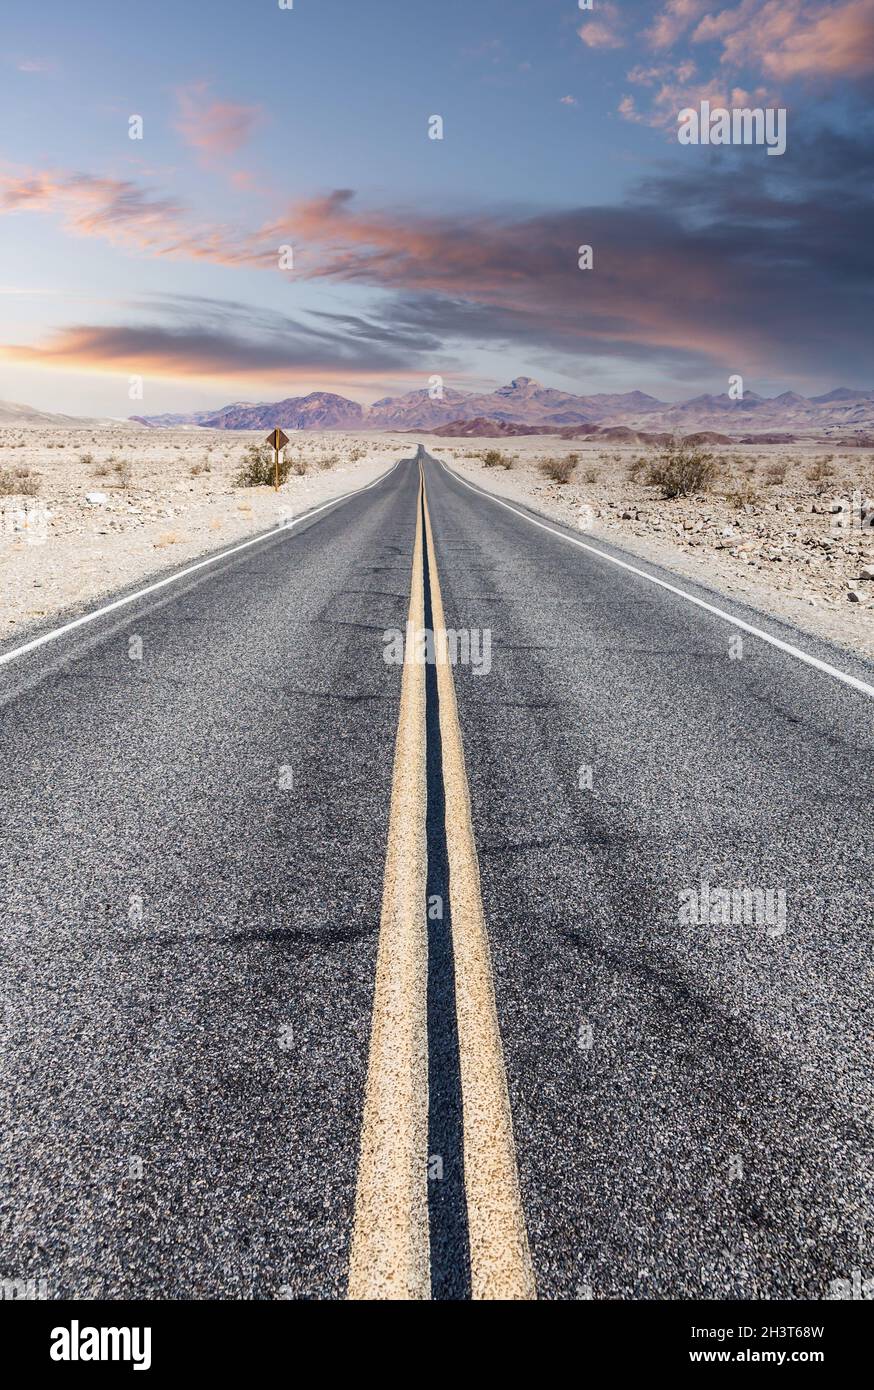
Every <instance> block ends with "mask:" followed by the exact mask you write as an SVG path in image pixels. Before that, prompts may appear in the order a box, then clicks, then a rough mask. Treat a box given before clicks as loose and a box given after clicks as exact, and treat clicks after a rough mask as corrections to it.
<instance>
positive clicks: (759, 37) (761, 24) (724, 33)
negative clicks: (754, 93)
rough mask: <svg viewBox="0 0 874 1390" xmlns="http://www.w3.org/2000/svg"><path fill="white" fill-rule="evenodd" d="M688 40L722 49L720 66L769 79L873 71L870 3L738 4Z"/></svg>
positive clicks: (790, 0)
mask: <svg viewBox="0 0 874 1390" xmlns="http://www.w3.org/2000/svg"><path fill="white" fill-rule="evenodd" d="M693 39H694V41H695V42H696V43H706V42H711V41H717V42H720V43H721V44H722V62H723V63H724V64H726V65H727V66H731V67H735V68H740V67H742V66H744V65H749V64H755V65H758V66H759V67H760V68H761V69H762V70H763V71H764V72H765V73H767V74H768V75H769V76H771V77H774V78H777V79H780V80H788V79H790V78H793V77H814V78H815V77H818V76H821V75H822V76H846V77H861V76H864V75H866V74H868V73H871V72H874V0H838V3H835V4H832V5H826V6H823V5H822V4H819V3H811V0H765V2H764V3H762V0H743V3H742V4H741V5H739V6H737V7H736V8H734V9H727V10H723V11H722V12H721V13H720V14H717V15H707V16H705V17H704V18H703V19H702V20H701V22H700V24H699V25H698V27H697V29H696V30H695V33H694V35H693Z"/></svg>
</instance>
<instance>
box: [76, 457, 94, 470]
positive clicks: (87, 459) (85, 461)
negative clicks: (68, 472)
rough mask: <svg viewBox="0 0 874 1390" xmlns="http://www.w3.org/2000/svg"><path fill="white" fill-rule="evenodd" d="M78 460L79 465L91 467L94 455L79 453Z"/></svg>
mask: <svg viewBox="0 0 874 1390" xmlns="http://www.w3.org/2000/svg"><path fill="white" fill-rule="evenodd" d="M79 462H80V463H81V465H82V467H83V468H91V467H92V466H93V464H94V455H93V454H80V455H79Z"/></svg>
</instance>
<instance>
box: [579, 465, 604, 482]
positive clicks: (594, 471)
mask: <svg viewBox="0 0 874 1390" xmlns="http://www.w3.org/2000/svg"><path fill="white" fill-rule="evenodd" d="M600 476H601V472H600V469H598V468H593V467H592V466H591V465H589V467H588V468H587V469H586V471H585V473H584V474H583V482H584V483H596V482H597V481H598V479H599V478H600Z"/></svg>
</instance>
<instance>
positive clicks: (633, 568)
mask: <svg viewBox="0 0 874 1390" xmlns="http://www.w3.org/2000/svg"><path fill="white" fill-rule="evenodd" d="M437 462H438V463H439V464H440V467H441V468H445V469H446V472H447V473H448V474H449V476H450V477H451V478H455V479H456V480H457V481H458V482H459V483H463V484H464V486H465V487H469V488H470V489H471V491H472V492H478V493H479V494H480V496H481V497H487V498H488V499H489V501H490V502H497V504H498V506H499V507H506V508H507V511H508V512H515V513H516V516H521V517H522V518H523V519H524V520H525V521H530V522H531V525H532V526H539V527H540V529H541V531H549V532H550V534H551V535H553V536H558V538H559V540H562V541H569V542H570V544H571V545H578V546H579V547H580V549H581V550H588V551H589V552H590V553H591V554H592V555H597V556H598V557H599V559H601V560H609V562H610V564H611V565H618V566H619V568H620V569H624V570H628V571H629V572H630V573H631V574H637V575H639V576H640V578H641V579H648V580H649V582H650V584H658V586H659V588H660V589H667V591H668V593H670V594H677V595H678V596H679V597H680V598H684V599H686V601H687V603H694V604H695V606H696V607H697V608H703V609H704V610H705V611H706V612H707V613H714V614H715V615H716V617H717V618H724V619H725V621H726V622H727V623H731V624H732V625H733V626H734V627H739V628H741V629H742V630H743V631H744V632H749V633H750V634H751V636H753V637H759V638H761V640H762V641H763V642H768V643H769V644H770V645H771V646H772V647H777V648H779V650H780V651H781V652H786V653H787V654H788V655H789V656H794V657H795V658H796V660H798V661H803V662H804V663H805V664H806V665H808V666H814V667H815V668H816V669H817V671H824V672H825V674H826V675H827V676H833V677H834V679H835V680H838V681H843V683H844V685H850V686H852V687H853V689H854V690H859V691H861V693H862V694H863V695H867V696H868V697H869V698H870V699H874V685H868V683H867V682H866V681H863V680H859V678H858V676H850V675H848V674H847V672H846V671H840V670H838V668H837V666H830V665H829V663H828V662H827V661H820V659H819V657H818V656H811V655H810V654H809V653H808V652H803V651H802V650H801V648H800V647H793V646H792V643H791V642H783V641H781V639H780V638H779V637H772V636H771V634H770V633H769V632H763V631H762V629H761V628H758V627H753V625H752V623H745V622H744V621H743V619H742V618H735V617H734V616H733V615H732V614H731V613H726V612H725V610H724V609H723V608H717V607H715V605H714V604H712V603H706V602H705V601H704V599H703V598H696V597H695V595H694V594H689V593H687V592H686V590H685V589H680V588H678V587H677V585H676V584H669V583H668V582H667V580H665V579H657V578H656V576H655V575H654V574H647V572H646V570H642V569H638V567H637V565H630V564H629V563H628V561H627V560H620V559H618V558H617V557H616V556H615V555H608V554H607V552H606V550H599V549H598V547H597V546H596V545H590V544H589V542H588V541H581V540H579V539H578V538H577V537H576V536H568V535H565V533H564V532H563V531H557V530H556V529H555V527H554V526H547V524H546V522H544V521H537V520H536V518H535V517H533V516H529V515H528V513H527V512H523V511H520V510H519V508H518V507H513V506H511V505H510V503H509V502H505V501H504V499H503V498H502V497H496V496H495V494H494V493H493V492H487V491H486V490H485V488H481V487H477V486H476V484H475V483H470V482H468V480H467V479H466V478H463V477H462V476H461V474H460V473H456V472H455V470H454V469H452V468H450V467H449V466H448V464H445V463H444V462H443V460H442V459H438V460H437Z"/></svg>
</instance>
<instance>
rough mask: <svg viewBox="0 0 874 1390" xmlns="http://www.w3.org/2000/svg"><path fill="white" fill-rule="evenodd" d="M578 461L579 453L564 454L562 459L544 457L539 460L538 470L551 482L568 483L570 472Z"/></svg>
mask: <svg viewBox="0 0 874 1390" xmlns="http://www.w3.org/2000/svg"><path fill="white" fill-rule="evenodd" d="M579 461H580V456H579V454H565V456H564V458H563V459H559V458H546V459H541V460H540V465H539V466H540V471H541V473H543V474H545V475H546V477H547V478H549V479H550V480H551V482H553V483H569V482H570V480H571V474H572V473H573V471H574V469H575V468H576V466H577V464H578V463H579Z"/></svg>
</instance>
